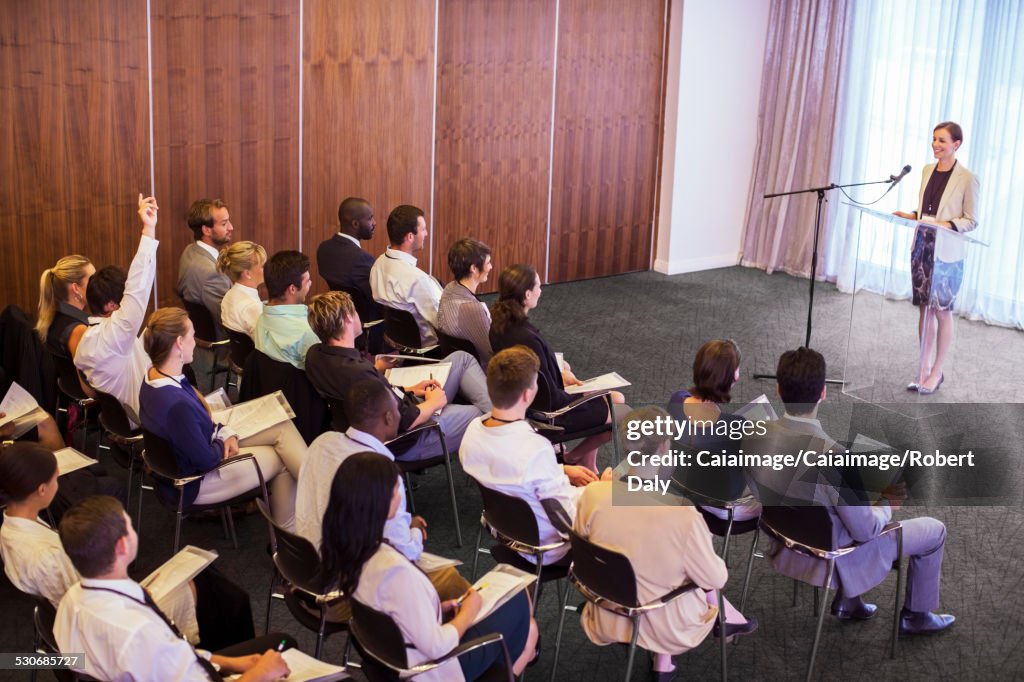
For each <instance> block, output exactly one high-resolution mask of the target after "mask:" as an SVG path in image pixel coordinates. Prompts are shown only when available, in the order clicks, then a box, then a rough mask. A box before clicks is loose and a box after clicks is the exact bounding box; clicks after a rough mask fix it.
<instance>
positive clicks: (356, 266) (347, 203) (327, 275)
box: [316, 197, 383, 353]
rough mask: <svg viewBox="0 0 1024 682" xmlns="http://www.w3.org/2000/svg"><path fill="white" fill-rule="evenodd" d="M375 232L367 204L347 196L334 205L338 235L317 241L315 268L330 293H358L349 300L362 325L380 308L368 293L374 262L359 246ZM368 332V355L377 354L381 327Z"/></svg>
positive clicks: (381, 338)
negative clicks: (336, 206) (336, 214)
mask: <svg viewBox="0 0 1024 682" xmlns="http://www.w3.org/2000/svg"><path fill="white" fill-rule="evenodd" d="M376 229H377V221H376V220H374V218H373V207H372V206H370V202H368V201H367V200H366V199H360V198H359V197H348V198H347V199H345V200H344V201H342V202H341V205H340V206H338V233H337V234H335V235H334V236H332V237H331V238H330V239H327V240H326V241H324V242H321V244H320V246H319V247H318V248H317V250H316V266H317V269H318V270H319V271H320V276H321V277H323V278H324V281H326V282H327V286H329V287H330V288H331V291H345V292H348V293H349V294H350V295H351V294H352V293H353V292H355V291H358V292H359V293H360V294H361V296H358V297H353V300H354V302H355V304H356V310H357V311H358V312H359V317H360V319H362V320H363V321H364V322H372V321H374V320H379V319H380V309H379V308H378V307H377V304H376V303H375V302H374V300H373V292H372V291H371V290H370V268H371V267H372V266H373V260H374V259H373V256H372V255H370V254H369V253H368V252H366V251H364V250H363V248H362V246H361V245H360V243H359V242H360V241H365V240H367V239H371V238H372V237H373V233H374V231H375V230H376ZM369 333H370V352H374V353H375V352H378V351H379V350H381V343H382V341H383V325H376V326H375V327H374V328H372V329H371V330H370V332H369Z"/></svg>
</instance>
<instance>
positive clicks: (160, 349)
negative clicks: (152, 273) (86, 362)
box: [139, 308, 306, 530]
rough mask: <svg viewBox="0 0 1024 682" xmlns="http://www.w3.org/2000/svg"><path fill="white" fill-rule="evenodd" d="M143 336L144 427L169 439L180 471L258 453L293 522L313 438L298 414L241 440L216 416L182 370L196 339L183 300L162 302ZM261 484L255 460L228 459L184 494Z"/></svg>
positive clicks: (231, 491) (289, 524)
mask: <svg viewBox="0 0 1024 682" xmlns="http://www.w3.org/2000/svg"><path fill="white" fill-rule="evenodd" d="M142 340H143V344H144V346H145V348H146V353H148V354H149V357H150V359H151V360H152V361H153V367H152V368H151V369H150V370H149V372H148V373H147V375H146V380H145V381H144V382H143V384H142V388H141V390H140V391H139V405H140V412H141V414H140V417H141V419H142V427H143V428H144V429H146V430H147V431H149V432H151V433H152V434H153V435H155V436H158V437H160V438H163V439H164V440H166V441H167V442H168V443H170V445H171V447H172V448H173V450H174V455H175V458H176V460H177V464H178V473H179V474H180V475H182V476H192V475H195V474H205V473H206V472H209V471H210V470H211V469H213V468H214V467H215V466H216V465H217V464H218V463H220V462H221V460H224V459H229V458H231V457H234V456H235V455H238V454H252V455H254V456H255V457H256V461H257V463H258V464H259V467H260V471H261V472H262V473H263V478H264V479H265V480H267V481H270V486H269V487H270V492H271V493H272V496H271V500H270V506H271V509H272V511H273V515H274V519H275V520H276V521H277V522H278V523H280V524H281V525H282V526H284V527H285V528H287V529H289V530H292V529H294V527H295V489H296V481H297V480H298V478H299V469H300V468H301V466H302V461H303V459H305V457H306V443H305V441H303V440H302V436H301V435H299V432H298V430H297V429H296V428H295V425H294V424H293V423H292V422H291V420H286V421H284V422H282V423H280V424H277V425H276V426H272V427H270V428H267V429H264V430H263V431H260V432H259V433H257V434H254V435H252V436H249V437H248V438H245V439H243V440H241V441H240V440H239V438H238V436H237V435H235V433H234V431H232V430H231V428H230V427H228V426H224V425H222V424H215V423H214V422H213V419H212V418H211V416H210V411H209V408H208V407H207V405H206V403H205V401H204V400H203V398H202V396H200V395H199V393H198V392H197V391H196V390H195V389H194V388H193V387H192V385H191V384H189V382H188V379H186V378H185V376H184V375H183V374H182V368H183V367H184V366H185V365H186V364H188V363H189V362H191V361H192V353H193V351H194V350H195V347H196V339H195V328H194V327H193V326H192V321H191V320H189V318H188V313H186V312H185V311H184V310H182V309H181V308H161V309H159V310H157V311H155V312H154V313H153V314H152V315H150V316H149V321H148V323H147V324H146V328H145V331H144V333H143V337H142ZM271 479H273V480H271ZM257 485H259V480H258V478H257V476H256V472H255V471H254V470H253V469H252V467H249V466H233V467H227V468H225V469H218V470H216V471H212V472H211V473H210V474H209V475H207V476H206V477H205V478H203V480H202V481H196V482H193V483H190V484H189V485H187V486H186V487H185V498H186V500H185V501H186V502H187V503H192V502H195V503H198V504H208V503H213V502H220V501H223V500H228V499H231V498H232V497H235V496H236V495H239V494H241V493H243V492H245V491H247V490H252V489H253V488H255V487H256V486H257Z"/></svg>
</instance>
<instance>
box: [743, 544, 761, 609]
mask: <svg viewBox="0 0 1024 682" xmlns="http://www.w3.org/2000/svg"><path fill="white" fill-rule="evenodd" d="M760 533H761V531H760V530H759V529H757V528H755V529H754V539H753V541H752V542H751V543H750V557H748V558H747V574H746V575H745V576H744V577H743V592H742V593H741V595H740V613H743V608H744V607H745V606H746V605H747V589H748V588H749V587H750V572H751V571H752V570H753V568H754V554H755V553H757V537H758V535H759V534H760Z"/></svg>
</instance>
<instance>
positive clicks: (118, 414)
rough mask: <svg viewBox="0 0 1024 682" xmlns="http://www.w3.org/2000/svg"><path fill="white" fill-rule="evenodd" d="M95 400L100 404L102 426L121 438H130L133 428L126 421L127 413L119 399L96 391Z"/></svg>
mask: <svg viewBox="0 0 1024 682" xmlns="http://www.w3.org/2000/svg"><path fill="white" fill-rule="evenodd" d="M96 402H98V403H99V404H100V419H101V420H102V423H103V428H105V429H107V430H109V431H111V432H113V433H114V435H116V436H120V437H121V438H131V437H132V436H133V435H135V434H134V433H133V429H132V425H131V422H129V421H128V413H127V412H125V410H124V405H122V404H121V401H120V400H118V399H117V398H115V397H114V396H112V395H110V394H109V393H104V392H103V391H96Z"/></svg>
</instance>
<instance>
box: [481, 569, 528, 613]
mask: <svg viewBox="0 0 1024 682" xmlns="http://www.w3.org/2000/svg"><path fill="white" fill-rule="evenodd" d="M536 579H537V576H535V575H534V574H532V573H527V572H526V571H521V570H519V569H518V568H516V567H515V566H510V565H508V564H498V565H497V566H495V567H494V568H493V569H491V570H490V571H489V572H488V573H487V574H485V575H484V576H483V577H482V578H480V579H479V580H477V581H476V582H475V583H474V584H473V589H475V590H476V591H477V593H478V594H479V595H480V601H481V605H480V612H479V613H478V614H476V619H475V620H474V621H473V625H476V624H477V623H479V622H480V621H482V620H483V619H484V618H487V617H488V616H489V615H491V614H492V613H494V612H495V611H497V610H498V609H499V608H501V607H502V606H504V605H505V603H506V602H508V600H509V599H511V598H512V597H514V596H516V595H517V594H519V592H520V591H522V590H524V589H526V588H527V587H529V586H530V585H531V584H532V583H533V581H534V580H536Z"/></svg>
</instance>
